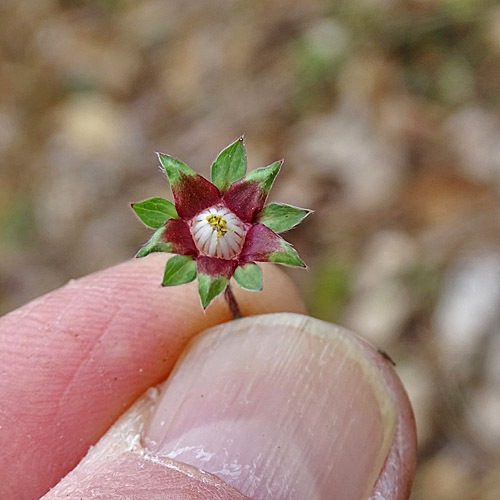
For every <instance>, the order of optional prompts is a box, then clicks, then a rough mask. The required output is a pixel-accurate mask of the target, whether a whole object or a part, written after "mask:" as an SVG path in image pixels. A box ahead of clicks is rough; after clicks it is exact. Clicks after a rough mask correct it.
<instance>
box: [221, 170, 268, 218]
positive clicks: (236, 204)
mask: <svg viewBox="0 0 500 500" xmlns="http://www.w3.org/2000/svg"><path fill="white" fill-rule="evenodd" d="M266 199H267V193H266V192H265V191H264V190H263V189H262V187H261V185H260V183H259V182H258V181H247V180H246V179H244V178H243V179H241V180H239V181H236V182H234V183H233V184H232V185H231V187H230V188H229V189H228V190H227V191H226V193H225V194H224V202H225V204H226V206H227V208H229V210H232V211H233V212H234V213H235V214H236V215H237V216H238V217H239V218H240V219H241V220H242V221H243V222H247V223H249V224H251V223H252V222H254V219H255V217H256V215H257V214H258V213H259V212H260V211H261V210H262V209H263V208H264V204H265V203H266Z"/></svg>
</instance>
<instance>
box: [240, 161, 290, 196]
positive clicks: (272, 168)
mask: <svg viewBox="0 0 500 500" xmlns="http://www.w3.org/2000/svg"><path fill="white" fill-rule="evenodd" d="M281 165H283V160H279V161H275V162H274V163H271V165H268V166H267V167H262V168H256V169H255V170H252V171H251V172H249V173H248V174H247V175H246V177H245V180H246V181H248V182H251V181H257V182H258V183H259V185H260V188H261V189H262V191H263V192H264V193H265V194H266V196H267V193H269V190H270V189H271V187H272V185H273V182H274V179H275V178H276V176H277V175H278V172H279V171H280V168H281Z"/></svg>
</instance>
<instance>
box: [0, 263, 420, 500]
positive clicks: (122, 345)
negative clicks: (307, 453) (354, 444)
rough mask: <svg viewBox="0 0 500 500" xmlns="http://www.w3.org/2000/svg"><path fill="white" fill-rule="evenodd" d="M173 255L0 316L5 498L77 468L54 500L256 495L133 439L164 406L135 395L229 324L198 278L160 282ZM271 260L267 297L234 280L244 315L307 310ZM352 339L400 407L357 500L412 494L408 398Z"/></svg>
mask: <svg viewBox="0 0 500 500" xmlns="http://www.w3.org/2000/svg"><path fill="white" fill-rule="evenodd" d="M165 260H166V256H165V255H152V256H149V257H147V258H145V259H138V260H133V261H130V262H125V263H124V264H121V265H119V266H116V267H113V268H110V269H107V270H105V271H101V272H98V273H95V274H92V275H90V276H87V277H85V278H82V279H80V280H77V281H75V282H71V283H69V284H68V285H66V286H65V287H62V288H61V289H58V290H56V291H54V292H52V293H50V294H48V295H45V296H43V297H41V298H39V299H37V300H35V301H33V302H31V303H29V304H27V305H26V306H24V307H22V308H20V309H18V310H16V311H13V312H12V313H9V314H7V315H6V316H4V317H2V318H0V345H1V346H2V349H1V350H0V401H1V404H0V449H2V453H1V454H0V498H5V499H13V500H17V499H20V500H21V499H23V500H24V499H26V500H28V499H37V498H40V497H41V496H42V495H44V494H45V493H46V492H47V491H48V490H49V489H50V488H52V487H54V485H56V484H57V483H58V482H59V481H60V480H61V478H63V477H64V476H66V475H67V474H68V473H69V474H68V475H67V477H66V478H65V479H64V480H63V481H61V483H60V484H59V485H58V486H57V487H56V488H54V489H53V490H52V491H51V492H50V493H49V494H48V495H47V497H46V498H47V499H50V498H107V497H109V496H111V493H114V494H115V493H116V491H117V485H119V487H120V488H121V489H120V490H119V491H120V494H121V495H122V497H123V498H134V499H144V500H146V499H153V498H161V495H165V494H166V492H169V496H168V498H207V499H208V498H220V499H237V498H247V497H246V496H245V495H244V494H242V493H241V491H239V490H238V489H236V488H235V487H234V486H235V485H231V484H228V482H225V481H222V480H221V479H220V478H219V477H217V476H216V475H212V474H207V473H204V472H202V471H200V470H199V468H197V467H196V466H195V465H196V464H194V465H193V464H190V463H189V460H186V462H187V463H180V462H176V461H173V460H170V459H168V458H165V457H163V456H160V455H161V453H160V454H159V455H158V457H155V459H154V460H153V459H151V455H148V453H149V452H148V453H146V455H147V457H148V458H147V460H146V459H145V450H146V448H145V446H147V445H145V443H144V442H139V441H137V442H136V441H133V442H134V443H135V444H133V445H131V444H130V443H131V442H132V441H131V437H134V436H136V435H140V433H141V432H143V431H144V426H147V425H148V422H150V421H151V418H152V415H153V414H154V412H155V408H156V407H157V406H158V402H157V401H155V400H154V398H153V399H152V398H151V397H146V396H143V397H142V398H140V399H139V400H138V402H137V403H136V404H134V405H133V406H132V407H131V405H132V404H133V403H134V401H136V400H137V398H139V397H140V396H141V394H143V393H144V391H146V390H147V389H148V388H150V387H152V386H155V385H157V384H159V383H160V382H161V381H163V380H165V379H166V378H167V377H168V376H169V374H170V373H171V372H172V369H173V367H174V365H175V364H176V362H177V361H178V360H179V358H181V359H184V357H181V354H183V351H185V349H186V346H187V344H188V343H189V342H190V341H191V340H192V339H193V338H194V337H196V336H197V334H199V333H200V332H202V331H203V330H205V329H207V328H209V327H212V326H214V325H218V324H220V323H224V322H227V321H229V320H230V319H231V318H230V315H229V311H228V309H227V307H226V305H225V303H224V301H223V300H222V299H216V300H215V301H214V303H213V304H212V305H211V306H210V307H209V308H208V309H207V311H206V312H203V311H202V309H201V307H200V305H199V298H198V295H197V290H196V283H192V284H189V285H183V286H180V287H175V288H164V289H162V288H161V287H160V286H159V282H160V280H161V276H162V270H163V267H164V262H165ZM263 267H264V290H263V292H261V293H252V292H245V291H242V290H240V289H238V288H237V287H234V288H235V289H234V291H235V295H236V297H237V300H238V302H239V304H240V308H241V310H242V313H243V315H244V316H250V315H255V314H265V313H274V312H291V313H305V309H304V305H303V303H302V301H301V299H300V296H299V294H298V292H297V291H296V289H295V288H294V287H293V285H292V284H291V283H290V281H289V279H288V278H287V277H286V276H285V275H284V274H283V273H282V272H281V271H280V270H279V269H278V268H277V266H263ZM244 321H247V320H244ZM265 321H267V320H266V319H265V318H264V324H263V325H264V326H263V328H260V330H262V329H265V327H266V323H265ZM287 321H288V319H286V320H285V323H286V322H287ZM227 327H228V328H231V324H228V326H227ZM225 328H226V327H225ZM272 330H273V331H274V330H275V328H273V329H272ZM292 330H293V328H292ZM210 335H219V333H217V332H215V333H212V334H210ZM351 337H352V338H351ZM197 338H198V337H197ZM202 338H203V336H200V339H202ZM346 338H348V342H349V346H350V347H349V352H355V359H356V362H357V363H359V364H360V366H363V365H364V364H366V365H367V366H368V365H369V366H370V370H375V371H376V372H377V380H378V379H379V382H377V383H378V384H379V385H381V386H383V391H384V394H385V396H384V398H386V399H387V400H388V401H389V402H390V405H391V408H393V409H394V411H392V412H389V413H390V417H387V420H388V423H387V425H386V428H389V427H390V429H392V430H391V433H390V435H389V434H388V435H389V439H390V440H389V442H387V443H386V444H387V446H386V448H384V451H383V456H382V458H380V457H379V458H377V460H376V461H374V464H373V467H372V469H371V470H367V471H366V474H365V476H364V477H361V478H358V479H356V481H368V482H367V484H369V485H370V484H372V483H374V485H373V486H370V487H369V490H370V491H369V492H368V494H365V493H364V494H363V495H364V496H363V497H360V498H368V497H372V498H377V496H376V495H377V492H378V493H380V494H381V495H382V494H383V495H385V496H381V497H380V498H386V499H389V498H394V499H404V498H407V496H408V494H409V489H410V485H411V480H412V477H413V474H414V468H415V449H416V445H415V428H414V421H413V415H412V412H411V408H410V405H409V403H408V399H407V396H406V394H405V392H404V389H403V388H402V386H401V384H400V382H399V380H398V379H397V376H396V375H395V373H394V371H393V369H392V367H390V365H389V363H388V362H387V361H386V360H385V359H384V358H383V357H382V356H380V354H378V353H377V351H376V350H375V349H373V348H372V347H371V346H369V345H368V344H367V343H365V342H363V341H362V340H360V339H358V338H357V337H353V336H351V335H350V334H348V335H347V337H346ZM270 342H271V345H272V342H274V341H273V339H272V338H270ZM196 345H198V347H196V349H198V351H199V350H200V349H201V350H202V352H203V349H205V347H203V344H197V340H195V342H194V343H193V344H191V345H190V347H189V348H188V352H190V351H191V350H193V349H195V348H194V347H192V346H196ZM277 349H279V346H277ZM352 350H354V351H352ZM278 352H279V351H278ZM183 356H184V355H183ZM181 366H182V365H181ZM185 366H187V365H185ZM176 370H177V369H176ZM181 380H182V378H181ZM264 386H265V384H263V387H264ZM263 390H264V389H263ZM127 409H128V411H127ZM124 412H125V413H124ZM120 415H122V417H121V419H120V420H119V421H118V422H117V423H115V422H116V421H117V419H118V418H119V417H120ZM384 418H386V417H384V416H382V417H381V419H382V423H381V425H382V426H384V425H385V423H384V422H383V419H384ZM389 419H390V422H389ZM113 423H115V424H114V425H113ZM151 425H152V424H151ZM110 426H111V429H110ZM150 427H151V426H150ZM108 429H109V430H108ZM106 431H108V432H107V433H106ZM103 435H104V436H105V437H104V438H103V439H102V440H101V441H100V443H99V445H98V446H96V447H95V448H94V449H93V450H92V452H91V453H89V455H87V457H86V458H85V459H84V460H83V461H82V463H81V464H80V466H78V467H76V466H77V464H78V463H79V462H80V461H81V460H82V458H83V457H84V456H85V454H86V453H87V451H88V449H89V446H90V445H93V444H95V443H96V442H97V441H98V440H99V439H100V438H101V437H102V436H103ZM146 437H147V436H146ZM143 438H144V435H143ZM249 439H250V437H249ZM146 451H147V450H146ZM339 453H341V451H340V452H339ZM153 456H154V455H153ZM110 457H111V458H110ZM340 458H342V457H340ZM75 467H76V469H75ZM314 467H317V468H319V469H320V468H321V467H323V466H322V464H321V463H317V464H315V465H314ZM72 469H74V470H73V472H70V471H72ZM347 480H348V479H347ZM362 489H363V488H362ZM96 491H98V492H99V494H98V495H96V494H95V492H96ZM68 492H69V493H68ZM90 492H93V493H92V494H91V493H90ZM72 495H73V496H72ZM76 495H79V496H76ZM99 495H100V496H99ZM159 495H160V496H159ZM367 495H368V496H367ZM318 498H319V497H318ZM339 498H342V496H340V497H339Z"/></svg>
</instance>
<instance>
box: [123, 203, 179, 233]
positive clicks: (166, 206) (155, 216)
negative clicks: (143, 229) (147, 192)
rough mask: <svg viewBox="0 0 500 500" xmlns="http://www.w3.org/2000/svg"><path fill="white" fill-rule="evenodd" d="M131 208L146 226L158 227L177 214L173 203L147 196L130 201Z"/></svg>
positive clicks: (175, 217) (174, 217)
mask: <svg viewBox="0 0 500 500" xmlns="http://www.w3.org/2000/svg"><path fill="white" fill-rule="evenodd" d="M131 206H132V208H133V209H134V212H135V213H136V214H137V217H139V219H141V221H142V222H144V224H146V226H149V227H152V228H154V229H158V228H159V227H161V226H163V224H165V222H167V221H168V220H169V219H177V218H178V217H179V215H178V214H177V210H176V209H175V205H174V204H173V203H172V202H171V201H168V200H164V199H163V198H149V199H148V200H144V201H139V202H137V203H132V205H131Z"/></svg>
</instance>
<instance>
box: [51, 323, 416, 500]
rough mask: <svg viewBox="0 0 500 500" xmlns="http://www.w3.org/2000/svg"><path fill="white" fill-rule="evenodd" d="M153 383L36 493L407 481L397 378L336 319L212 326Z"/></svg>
mask: <svg viewBox="0 0 500 500" xmlns="http://www.w3.org/2000/svg"><path fill="white" fill-rule="evenodd" d="M156 395H157V392H156V391H155V390H154V389H150V391H149V392H148V393H147V394H146V395H145V396H143V397H142V398H141V399H140V400H139V401H138V402H137V403H136V404H135V405H134V406H133V407H132V408H131V409H130V410H129V411H128V412H127V413H126V414H125V415H124V416H123V417H122V418H121V419H120V420H119V421H118V422H117V423H116V424H115V425H114V426H113V428H112V429H111V430H110V431H109V432H108V434H107V435H106V436H105V437H104V438H103V439H102V440H101V441H100V442H99V443H98V444H97V446H96V447H95V448H94V449H93V450H91V451H90V452H89V454H88V455H87V457H85V459H84V460H83V461H82V462H81V463H80V465H79V466H78V467H77V468H76V469H74V470H73V471H72V472H71V473H69V474H68V475H67V476H66V477H65V478H64V479H63V480H62V481H61V482H60V483H59V484H58V485H57V486H56V487H55V488H54V489H53V490H51V491H50V492H49V493H48V494H47V495H46V496H45V497H44V499H45V500H49V499H59V498H76V496H78V497H84V498H89V497H90V496H91V492H93V493H92V494H94V495H95V492H96V491H99V493H100V494H101V495H102V497H110V496H112V495H120V497H121V498H134V499H144V500H147V499H148V500H149V499H153V498H159V496H158V495H159V494H160V492H161V495H162V498H166V496H167V497H168V498H178V497H179V498H186V497H187V498H194V499H198V498H199V499H205V498H207V499H208V498H218V499H238V498H252V499H268V498H273V499H304V498H311V499H332V498H340V499H343V500H351V499H352V500H354V499H366V498H384V499H386V500H389V499H394V500H396V499H406V498H407V497H408V495H409V491H410V486H411V482H412V477H413V473H414V468H415V454H416V451H415V450H416V445H415V427H414V420H413V415H412V411H411V408H410V405H409V402H408V399H407V396H406V394H405V392H404V389H403V388H402V386H401V384H400V382H399V380H398V379H397V376H396V375H395V373H394V372H393V370H392V368H391V367H390V366H389V364H388V363H387V361H386V360H385V359H384V358H383V357H382V356H380V355H379V354H378V353H377V351H375V350H374V349H373V348H372V347H370V346H369V345H368V344H367V343H365V342H364V341H362V340H360V339H359V338H358V337H356V336H354V335H353V334H351V333H349V332H347V331H345V330H342V329H340V328H338V327H336V326H334V325H331V324H328V323H324V322H321V321H318V320H315V319H312V318H309V317H306V316H301V315H296V314H271V315H262V316H255V317H253V318H245V319H242V320H238V321H233V322H230V323H226V324H224V325H220V326H217V327H214V328H211V329H209V330H207V331H205V332H204V333H203V334H201V335H200V336H198V337H197V338H196V339H195V341H194V342H193V343H192V344H191V345H190V346H189V348H188V350H187V352H186V353H185V355H184V356H183V357H181V359H180V361H179V362H178V364H177V366H176V368H175V369H174V371H173V372H172V374H171V375H170V377H169V379H168V380H167V381H166V382H165V383H164V384H163V387H162V388H161V393H160V395H159V396H156ZM207 473H208V474H207ZM177 495H178V496H177ZM186 495H187V496H186ZM94 497H95V496H94ZM94 497H92V498H94ZM99 498H100V497H99Z"/></svg>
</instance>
